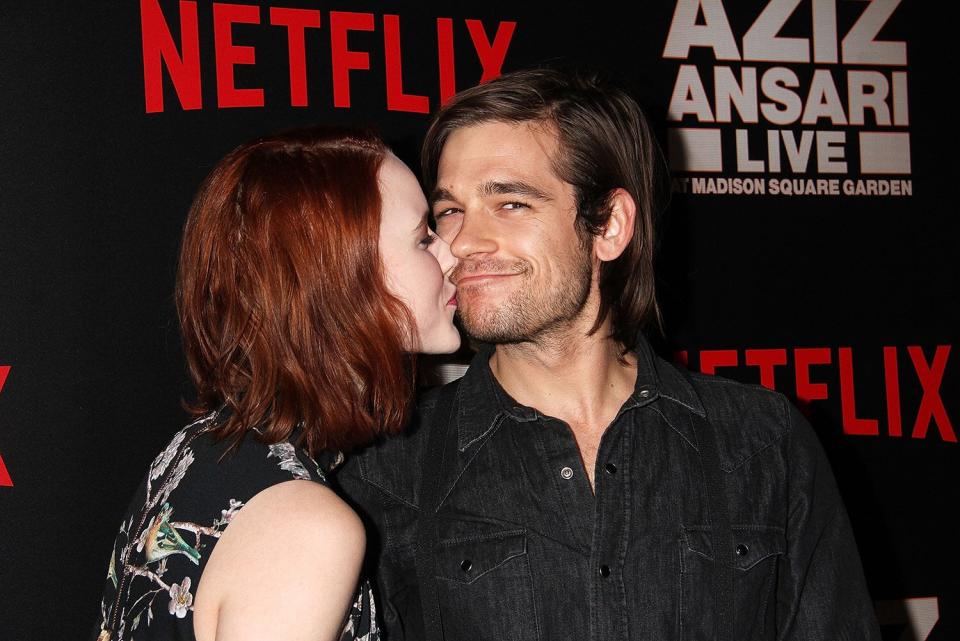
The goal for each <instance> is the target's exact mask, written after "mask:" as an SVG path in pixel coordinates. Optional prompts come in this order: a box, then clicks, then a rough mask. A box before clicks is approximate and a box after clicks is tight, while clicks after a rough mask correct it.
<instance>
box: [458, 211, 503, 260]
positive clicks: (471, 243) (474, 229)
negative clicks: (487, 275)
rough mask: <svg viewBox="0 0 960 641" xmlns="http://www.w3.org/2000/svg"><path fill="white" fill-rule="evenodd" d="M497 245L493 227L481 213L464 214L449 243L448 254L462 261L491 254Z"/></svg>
mask: <svg viewBox="0 0 960 641" xmlns="http://www.w3.org/2000/svg"><path fill="white" fill-rule="evenodd" d="M498 247H499V244H498V242H497V239H496V234H495V230H494V226H493V225H492V224H491V222H490V221H489V220H488V217H487V216H484V214H483V213H480V212H478V213H470V212H464V213H463V214H462V215H461V222H460V229H459V230H457V234H456V236H454V237H453V240H451V241H450V252H451V253H452V254H453V255H454V256H456V257H457V258H460V259H464V258H468V257H470V256H474V255H476V254H492V253H494V252H496V251H497V248H498Z"/></svg>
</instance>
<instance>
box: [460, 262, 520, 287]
mask: <svg viewBox="0 0 960 641" xmlns="http://www.w3.org/2000/svg"><path fill="white" fill-rule="evenodd" d="M526 270H527V263H526V262H525V261H515V262H504V261H500V260H475V261H473V260H467V261H465V260H461V261H460V262H459V263H457V266H456V267H454V268H453V271H452V272H450V282H452V283H453V284H454V285H456V284H457V283H458V282H459V281H460V280H461V279H463V278H470V277H471V276H478V275H481V274H482V275H487V274H494V275H512V274H521V273H523V272H525V271H526Z"/></svg>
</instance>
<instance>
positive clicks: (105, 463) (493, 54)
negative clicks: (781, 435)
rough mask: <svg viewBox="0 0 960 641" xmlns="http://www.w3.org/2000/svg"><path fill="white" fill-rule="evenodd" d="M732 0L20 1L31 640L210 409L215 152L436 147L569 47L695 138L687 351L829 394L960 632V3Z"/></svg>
mask: <svg viewBox="0 0 960 641" xmlns="http://www.w3.org/2000/svg"><path fill="white" fill-rule="evenodd" d="M734 4H736V6H735V7H734V6H733V5H734ZM727 5H728V6H726V7H724V6H723V5H722V4H721V3H720V2H719V0H715V1H712V2H711V1H709V0H703V1H702V2H696V1H693V2H688V1H686V0H669V1H668V0H665V1H663V2H656V3H646V4H643V5H640V4H634V5H632V8H631V10H630V11H629V12H627V11H626V9H625V8H624V6H623V5H622V4H620V3H613V2H573V1H567V2H544V1H541V0H536V1H531V2H526V3H522V4H519V6H518V3H513V2H475V1H471V2H464V3H460V4H457V5H456V6H454V5H451V4H450V3H448V2H446V3H440V2H380V3H375V2H367V1H362V0H357V1H353V2H338V1H336V0H334V1H333V2H332V3H319V2H310V1H304V0H282V1H281V0H277V3H276V4H270V3H268V2H266V1H264V2H260V3H257V4H254V3H250V2H245V3H244V4H241V5H237V4H226V3H210V2H179V3H178V2H170V1H167V0H159V1H158V0H142V1H140V2H137V1H132V0H130V1H127V2H123V3H119V2H118V3H59V2H57V3H54V2H19V3H13V2H8V3H4V4H3V6H2V7H0V43H2V52H3V55H2V56H0V89H2V96H0V104H2V105H3V111H2V118H0V128H2V129H0V132H2V138H0V279H2V286H0V638H3V639H54V638H57V639H59V638H75V637H77V636H78V635H81V636H82V635H84V634H86V633H87V631H88V630H90V629H91V627H92V624H93V622H94V620H95V618H96V616H97V614H98V613H97V607H98V605H97V604H98V600H99V592H100V589H101V587H102V581H103V577H104V575H105V571H106V561H107V557H108V553H109V552H108V550H109V547H110V544H111V542H112V538H113V535H114V533H115V529H116V527H117V526H118V523H119V519H120V517H121V514H122V511H123V508H124V507H125V505H126V503H127V501H128V498H129V496H130V494H131V492H132V491H133V489H134V487H135V485H136V483H137V481H138V479H139V476H140V475H141V474H142V472H143V470H144V469H145V467H146V465H147V464H148V463H149V461H150V460H151V458H152V456H153V455H154V453H155V452H156V451H157V450H158V448H159V447H161V445H162V444H163V443H164V442H165V441H166V440H167V439H168V438H169V436H170V434H171V433H172V432H173V431H174V430H175V429H176V428H177V427H178V426H179V425H180V424H181V423H182V422H183V420H184V418H185V417H184V414H183V412H182V410H181V409H180V406H179V400H180V398H181V397H182V396H183V395H185V394H188V392H189V388H188V386H187V383H186V380H185V374H184V369H183V363H182V358H181V356H180V353H179V343H178V338H177V333H176V329H175V324H174V320H173V304H172V296H171V292H172V286H173V278H174V265H175V260H176V252H177V246H178V240H179V233H180V229H181V226H182V223H183V220H184V216H185V213H186V210H187V207H188V205H189V202H190V199H191V196H192V194H193V191H194V190H195V188H196V187H197V185H198V184H199V182H200V181H201V179H202V178H203V176H204V175H205V174H206V172H207V171H208V170H209V169H210V168H211V166H212V164H213V163H214V162H215V161H216V160H217V159H218V158H219V157H221V156H222V155H223V154H224V153H226V152H227V151H228V150H229V149H231V148H232V147H233V146H235V145H236V144H239V143H240V142H243V141H245V140H247V139H249V138H252V137H255V136H257V135H260V134H263V133H267V132H272V131H275V130H279V129H282V128H286V127H289V126H292V125H297V124H304V123H313V122H350V123H353V122H372V123H375V124H376V125H377V126H378V127H379V129H380V130H381V131H382V132H383V134H384V135H385V137H386V138H387V139H388V140H389V141H390V143H391V144H392V145H393V146H394V148H395V149H396V150H397V151H398V153H399V155H400V156H401V157H402V158H404V159H405V160H407V161H408V162H410V163H415V161H416V149H417V145H418V142H419V140H420V137H421V136H422V134H423V132H424V129H425V126H426V123H427V118H428V116H427V115H426V114H424V113H421V112H422V111H423V110H425V109H429V110H430V111H432V110H434V109H435V108H436V107H437V106H438V104H439V102H440V100H441V97H442V96H445V95H447V94H448V93H449V91H450V90H451V87H453V86H455V87H456V88H459V89H462V88H465V87H467V86H470V85H473V84H476V83H477V82H479V81H480V80H481V79H482V77H483V76H484V74H487V75H491V74H492V75H495V74H496V73H498V72H499V71H500V70H501V64H500V63H502V70H503V71H507V70H510V69H516V68H520V67H525V66H530V65H535V64H538V63H542V62H544V61H549V60H566V61H569V62H575V63H585V64H588V65H593V66H595V67H600V68H602V69H605V70H607V71H608V72H609V73H610V74H611V75H613V76H614V77H615V78H618V79H619V80H620V81H621V82H622V83H623V84H624V85H625V86H627V87H628V88H629V89H630V90H631V91H633V92H634V94H635V95H636V97H637V98H638V100H639V101H640V103H641V104H642V105H643V106H644V108H645V109H646V110H647V112H648V114H649V115H650V118H651V120H652V122H653V123H654V126H655V129H656V131H657V135H658V137H659V138H660V140H661V142H662V144H663V145H664V147H665V148H668V147H669V151H670V153H669V155H670V162H671V164H672V166H673V167H674V169H675V181H674V187H675V194H674V197H673V201H672V203H671V205H670V208H669V211H668V213H667V215H666V217H665V218H664V222H663V226H662V232H663V234H662V241H661V253H660V261H659V269H660V283H659V287H660V295H661V299H662V301H663V303H664V306H665V309H666V317H667V333H668V336H667V340H666V350H667V351H668V352H672V354H673V356H674V357H676V358H677V359H679V360H685V361H686V362H687V363H688V366H689V367H691V368H693V369H703V370H706V371H710V370H711V369H713V370H715V371H716V372H717V373H718V374H720V375H725V376H731V377H735V378H738V379H741V380H745V381H750V382H763V383H764V384H768V385H771V386H775V387H776V388H777V389H779V390H781V391H783V392H785V393H787V394H788V395H790V396H791V397H794V398H798V397H799V399H800V401H801V403H802V404H803V405H804V406H805V408H806V410H807V411H808V412H809V414H810V415H811V417H812V418H813V421H814V424H815V427H816V428H817V431H818V433H819V435H820V437H821V439H822V441H823V442H824V445H825V446H826V448H827V451H828V454H829V456H830V458H831V460H832V463H833V465H834V468H835V471H836V474H837V476H838V480H839V483H840V486H841V490H842V492H843V495H844V497H845V500H846V502H847V506H848V509H849V511H850V514H851V518H852V520H853V524H854V528H855V533H856V536H857V540H858V543H859V545H860V551H861V555H862V557H863V561H864V565H865V568H866V572H867V576H868V580H869V584H870V588H871V591H872V594H873V597H874V599H875V600H876V601H877V606H878V613H879V614H880V617H881V620H882V621H883V622H884V623H886V624H887V625H885V626H884V635H885V638H887V639H917V640H921V639H930V640H932V641H936V640H940V641H943V640H944V639H954V638H958V634H960V624H958V623H957V616H958V613H960V609H958V607H957V600H958V598H960V589H958V585H960V583H958V579H957V570H958V553H957V552H956V546H957V534H958V527H957V525H956V519H955V511H956V506H957V504H958V498H960V489H958V486H957V479H958V475H957V471H956V470H957V468H956V457H957V443H956V430H957V425H956V419H957V409H958V408H957V402H956V399H957V391H958V378H960V377H958V374H957V364H956V363H957V358H960V356H958V355H957V354H955V353H954V352H953V351H951V350H952V348H953V346H954V343H955V342H956V338H957V320H958V307H960V305H958V301H957V297H956V294H955V278H956V273H957V265H956V258H955V255H956V249H957V240H956V227H955V223H954V220H955V216H956V208H955V206H954V205H953V199H954V196H955V195H956V175H957V168H958V167H957V165H958V163H957V161H956V156H955V153H956V151H955V150H956V145H957V142H958V136H957V133H956V129H955V122H956V118H955V116H954V113H953V108H954V103H953V99H951V98H950V97H949V96H950V95H952V90H953V86H952V85H953V83H954V79H955V77H956V74H955V71H954V70H953V69H952V68H951V67H950V66H949V65H948V62H949V61H950V60H951V59H952V58H953V56H952V54H951V53H950V51H951V45H952V43H953V41H954V40H955V36H954V35H953V33H952V31H951V29H952V28H953V27H952V25H951V24H950V22H949V20H947V19H946V16H945V15H943V14H942V12H943V11H945V10H946V9H945V8H944V7H941V6H939V5H933V4H930V3H926V4H924V3H917V2H910V1H909V0H907V1H906V2H903V3H898V2H896V0H874V1H873V2H866V1H863V0H853V1H851V0H836V1H834V0H815V1H814V0H810V1H801V0H795V1H792V2H790V1H784V2H778V1H775V0H749V1H748V0H743V1H740V2H737V3H733V2H728V3H727ZM280 8H282V9H300V10H303V11H301V12H295V13H291V12H283V11H277V9H280ZM194 15H195V16H196V19H195V21H194V20H193V19H192V16H194ZM393 16H396V17H393ZM181 20H183V22H181ZM298 21H300V22H299V24H305V25H309V26H306V27H303V28H302V29H300V28H297V27H295V26H294V27H287V26H284V23H291V22H292V23H294V24H297V23H298ZM194 22H195V24H196V27H195V28H194V27H193V24H194ZM318 22H319V26H314V25H317V24H318ZM231 23H233V24H232V27H231ZM217 25H219V26H217ZM301 32H302V33H303V34H304V40H303V41H304V46H303V49H302V54H301V50H299V48H298V47H297V46H296V45H297V40H298V37H297V36H298V34H299V33H301ZM217 34H219V36H218V35H217ZM337 34H340V35H337ZM218 38H219V46H218V44H217V43H218ZM668 42H669V46H668ZM244 47H247V48H244ZM291 51H292V53H291ZM347 51H352V52H359V54H358V53H353V54H350V53H347ZM363 52H366V53H367V54H368V55H367V57H366V58H364V56H363ZM478 52H479V53H478ZM291 56H292V64H291ZM397 61H399V63H398V62H397ZM350 66H353V67H359V68H358V69H354V70H352V71H351V70H345V69H346V67H350ZM363 67H369V68H368V69H363ZM231 74H232V79H231ZM344 77H346V78H348V79H349V89H347V87H346V86H345V85H344V82H343V78H344ZM301 79H302V81H301ZM734 81H735V82H734ZM398 82H399V83H400V84H399V85H398ZM400 85H402V88H401V86H400ZM751 86H756V87H757V90H756V92H751ZM232 88H239V89H246V90H250V89H262V100H261V96H260V94H258V93H257V92H256V91H254V92H250V91H246V92H244V91H240V92H234V91H232ZM741 94H742V95H741ZM731 95H732V97H729V98H728V96H731ZM791 95H792V96H795V97H793V98H791ZM404 96H406V97H404ZM416 96H423V97H422V98H417V97H416ZM161 98H162V106H161V104H160V100H161ZM347 102H349V106H345V105H346V103H347ZM229 105H241V106H229ZM243 105H247V106H243ZM251 105H252V106H251ZM864 105H866V106H864ZM691 130H693V131H691ZM770 131H773V132H774V133H773V134H770V133H768V132H770ZM803 132H809V133H807V134H804V133H803ZM770 140H772V141H773V143H771V142H769V141H770ZM771 149H773V151H772V152H771ZM777 157H779V167H778V163H777V160H776V159H777ZM771 158H773V160H771ZM759 162H762V163H763V164H762V166H761V165H758V164H757V163H759ZM744 179H747V180H744ZM754 179H756V180H754ZM784 179H786V182H783V180H784ZM792 179H801V180H800V181H794V180H792ZM818 180H819V181H821V182H819V183H818V182H817V181H818ZM808 181H810V182H808ZM831 181H835V182H831ZM817 189H819V190H820V192H821V193H819V194H817V193H815V192H816V191H817ZM751 190H752V191H754V192H757V191H762V192H763V193H746V192H749V191H751ZM785 190H789V191H790V192H791V193H790V194H784V193H783V192H784V191H785ZM808 190H813V191H814V193H813V194H811V193H805V192H807V191H808ZM831 190H832V191H835V192H836V193H830V192H831ZM858 191H859V192H861V193H857V192H858ZM717 192H719V193H717ZM724 192H736V193H724ZM775 192H778V193H775ZM797 192H800V193H799V194H798V193H797ZM847 192H849V194H848V193H847Z"/></svg>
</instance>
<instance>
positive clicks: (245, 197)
mask: <svg viewBox="0 0 960 641" xmlns="http://www.w3.org/2000/svg"><path fill="white" fill-rule="evenodd" d="M386 153H387V149H386V147H385V146H384V144H383V142H382V141H381V140H380V139H379V138H378V137H376V136H375V135H374V134H372V133H370V132H368V131H362V130H354V129H345V128H331V127H311V128H304V129H298V130H294V131H288V132H285V133H282V134H279V135H276V136H270V137H266V138H261V139H259V140H255V141H253V142H250V143H247V144H245V145H241V146H240V147H238V148H236V149H234V150H233V151H232V152H230V153H229V154H228V155H227V156H226V157H225V158H224V159H223V160H221V161H220V162H219V163H218V164H217V166H216V167H215V168H214V169H213V171H212V172H211V173H210V175H209V176H208V177H207V179H206V180H205V181H204V183H203V185H202V186H201V188H200V190H199V192H198V193H197V195H196V198H195V199H194V201H193V205H192V206H191V208H190V213H189V215H188V217H187V222H186V225H185V228H184V232H183V243H182V247H181V252H180V263H179V270H178V274H177V291H176V298H177V311H178V315H179V320H180V330H181V333H182V336H183V346H184V351H185V353H186V359H187V364H188V367H189V372H190V376H191V378H192V380H193V383H194V385H195V386H196V391H197V398H196V401H195V402H192V403H190V404H188V407H189V409H190V410H191V411H192V412H193V413H195V414H197V415H199V414H202V413H207V412H210V411H212V410H214V409H217V408H219V407H221V406H224V405H225V406H226V408H227V410H228V411H227V412H225V415H227V416H228V418H227V419H226V420H225V421H224V422H223V423H222V424H220V425H219V426H218V427H217V429H216V433H217V434H218V436H220V437H224V438H226V437H233V438H237V439H239V438H240V437H241V436H242V435H243V433H245V432H246V431H247V430H248V429H250V428H252V427H257V428H258V429H257V431H258V432H259V433H260V437H259V438H261V440H263V441H265V442H268V443H275V442H278V441H281V440H284V439H286V438H288V437H289V436H290V434H291V432H292V431H293V429H294V428H295V427H296V426H297V425H298V424H301V423H302V425H303V435H304V436H303V439H304V444H305V446H306V447H307V449H308V451H310V452H311V453H316V452H318V451H320V450H329V449H339V450H347V449H351V448H353V447H356V446H358V445H361V444H364V443H367V442H369V441H371V440H373V438H374V437H375V436H376V435H378V434H380V433H384V432H395V431H397V430H399V429H400V428H401V427H402V426H403V424H404V423H405V421H406V419H407V418H408V413H409V410H410V404H411V402H412V401H411V397H412V392H413V388H414V372H413V356H412V355H410V354H407V353H405V350H404V346H403V338H404V336H408V335H411V334H410V328H411V327H413V321H412V317H411V315H410V312H409V310H408V309H407V307H406V306H405V305H404V304H403V303H402V302H401V301H400V300H398V299H397V298H396V297H394V296H392V295H391V294H390V293H389V291H388V290H387V287H386V284H385V279H384V274H383V268H382V263H381V260H380V254H379V250H378V238H379V229H380V209H381V197H380V189H379V184H378V179H377V176H378V170H379V168H380V165H381V164H382V162H383V159H384V157H385V155H386Z"/></svg>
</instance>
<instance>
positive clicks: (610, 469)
mask: <svg viewBox="0 0 960 641" xmlns="http://www.w3.org/2000/svg"><path fill="white" fill-rule="evenodd" d="M603 468H604V469H605V470H606V471H607V474H616V473H617V466H616V465H614V464H613V463H607V464H606V465H604V466H603Z"/></svg>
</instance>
